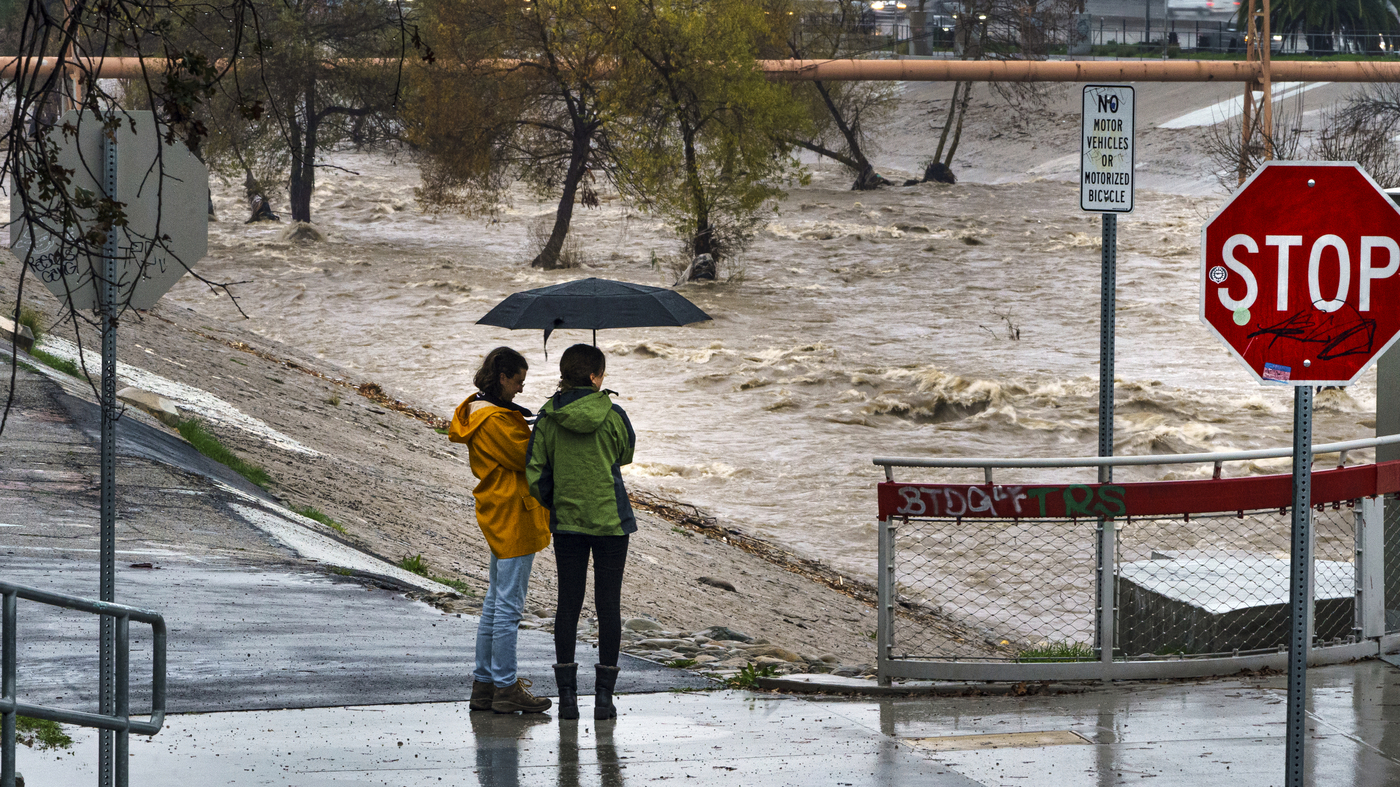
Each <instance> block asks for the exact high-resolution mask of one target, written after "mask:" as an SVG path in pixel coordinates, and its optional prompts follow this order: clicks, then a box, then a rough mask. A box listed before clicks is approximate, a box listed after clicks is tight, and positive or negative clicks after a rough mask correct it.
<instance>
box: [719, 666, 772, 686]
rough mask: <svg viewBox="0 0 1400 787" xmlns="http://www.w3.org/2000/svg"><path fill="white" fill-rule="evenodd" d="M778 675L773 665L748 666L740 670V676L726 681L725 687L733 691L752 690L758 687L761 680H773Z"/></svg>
mask: <svg viewBox="0 0 1400 787" xmlns="http://www.w3.org/2000/svg"><path fill="white" fill-rule="evenodd" d="M777 674H778V673H777V672H775V671H774V670H773V667H772V665H770V664H764V665H763V666H761V667H760V666H758V665H756V664H747V665H745V666H744V667H743V668H742V669H740V670H739V674H738V675H735V676H734V677H732V678H730V679H729V680H727V681H725V682H724V683H725V685H726V686H728V687H729V688H731V689H752V688H755V687H757V686H758V679H759V678H771V677H773V676H774V675H777Z"/></svg>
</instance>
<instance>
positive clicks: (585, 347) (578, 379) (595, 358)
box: [559, 344, 608, 391]
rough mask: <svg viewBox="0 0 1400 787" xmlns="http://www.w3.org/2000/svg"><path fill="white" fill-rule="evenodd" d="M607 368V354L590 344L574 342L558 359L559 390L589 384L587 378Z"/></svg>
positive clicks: (590, 381)
mask: <svg viewBox="0 0 1400 787" xmlns="http://www.w3.org/2000/svg"><path fill="white" fill-rule="evenodd" d="M607 368H608V359H607V356H605V355H603V351H602V350H600V349H598V348H597V347H594V346H593V345H591V344H575V345H574V346H573V347H570V348H569V349H567V350H565V351H564V355H563V356H562V357H561V358H560V359H559V390H561V391H563V390H566V389H569V388H578V387H581V386H591V385H593V381H592V380H591V379H589V378H590V377H592V376H593V375H595V374H602V373H603V372H604V371H605V370H606V369H607Z"/></svg>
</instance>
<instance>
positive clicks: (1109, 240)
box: [1099, 213, 1118, 484]
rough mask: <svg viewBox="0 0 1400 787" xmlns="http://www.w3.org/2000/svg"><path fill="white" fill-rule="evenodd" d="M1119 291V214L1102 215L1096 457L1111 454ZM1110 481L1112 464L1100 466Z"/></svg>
mask: <svg viewBox="0 0 1400 787" xmlns="http://www.w3.org/2000/svg"><path fill="white" fill-rule="evenodd" d="M1117 293H1118V214H1116V213H1105V214H1103V254H1102V266H1101V269H1100V273H1099V456H1113V349H1114V340H1115V339H1114V323H1115V320H1114V311H1115V309H1116V308H1117ZM1111 481H1113V467H1112V466H1111V465H1104V466H1102V467H1100V468H1099V483H1101V484H1107V483H1109V482H1111Z"/></svg>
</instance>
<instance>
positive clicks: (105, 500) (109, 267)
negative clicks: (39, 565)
mask: <svg viewBox="0 0 1400 787" xmlns="http://www.w3.org/2000/svg"><path fill="white" fill-rule="evenodd" d="M102 187H103V190H104V193H106V194H116V193H117V143H116V141H115V140H113V139H110V138H105V139H103V141H102ZM98 292H99V293H101V298H100V299H99V300H98V307H99V309H100V310H101V313H102V513H101V534H100V541H101V544H100V550H99V555H100V556H99V563H100V569H99V575H100V579H99V584H100V592H101V595H100V596H99V598H101V600H102V601H116V600H117V592H116V591H117V312H118V310H119V309H120V308H121V305H120V304H119V303H118V302H117V230H116V228H115V227H113V228H111V229H109V230H108V232H107V240H106V243H105V245H104V247H103V250H102V277H101V282H100V286H99V287H98ZM116 652H117V634H116V621H115V620H114V619H112V618H110V617H108V616H106V615H103V616H102V645H101V653H100V658H99V659H98V663H99V665H100V666H99V669H100V670H101V671H100V672H99V674H98V698H99V699H98V703H99V707H100V710H101V712H102V713H105V714H109V715H110V714H112V713H114V712H116V709H117V704H116V696H117V695H116V676H117V662H116ZM97 735H98V738H97V740H98V744H97V752H98V753H97V783H98V785H99V786H100V787H108V785H112V784H114V783H116V782H117V780H116V773H114V767H113V766H114V765H115V770H117V771H119V772H120V773H122V774H125V773H126V765H127V763H126V746H125V744H126V737H127V736H126V733H125V732H123V733H121V734H120V735H119V736H118V737H119V738H120V740H119V741H118V746H117V747H116V748H117V751H116V752H114V751H113V745H112V744H113V733H112V731H111V730H99V731H98V733H97ZM121 781H122V782H125V779H122V780H121Z"/></svg>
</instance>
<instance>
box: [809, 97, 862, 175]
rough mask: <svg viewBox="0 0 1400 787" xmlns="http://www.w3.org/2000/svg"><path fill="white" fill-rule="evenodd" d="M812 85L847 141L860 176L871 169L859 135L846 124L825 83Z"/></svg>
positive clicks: (847, 146) (852, 127)
mask: <svg viewBox="0 0 1400 787" xmlns="http://www.w3.org/2000/svg"><path fill="white" fill-rule="evenodd" d="M812 84H814V85H816V86H817V92H818V93H820V94H821V97H822V101H823V102H825V103H826V111H827V112H830V113H831V119H832V120H834V121H836V128H837V129H838V130H840V132H841V136H842V137H844V138H845V140H846V149H847V150H849V151H850V152H851V159H852V160H854V161H855V166H852V167H851V169H854V170H855V171H856V174H857V175H859V174H861V173H862V172H864V171H865V170H866V169H867V168H871V167H870V162H869V161H867V160H866V159H865V151H863V150H861V149H860V136H859V134H857V133H856V129H855V127H854V126H851V125H849V124H847V123H846V118H845V117H844V116H843V115H842V114H841V110H840V108H838V107H837V106H836V102H835V101H834V100H832V98H831V91H829V90H827V89H826V85H825V83H822V82H813V83H812ZM857 122H859V121H857ZM848 166H850V165H848ZM872 169H873V168H872Z"/></svg>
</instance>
